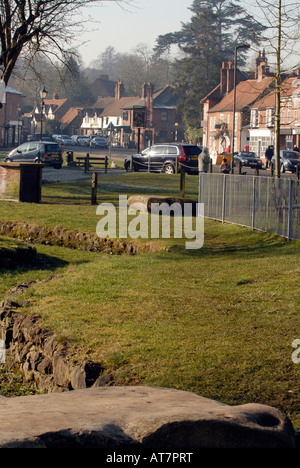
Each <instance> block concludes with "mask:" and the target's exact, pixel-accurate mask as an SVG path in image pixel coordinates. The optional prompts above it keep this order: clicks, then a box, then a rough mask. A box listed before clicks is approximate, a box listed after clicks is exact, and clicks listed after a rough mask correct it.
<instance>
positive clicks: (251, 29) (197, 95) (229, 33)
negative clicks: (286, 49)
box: [155, 0, 265, 127]
mask: <svg viewBox="0 0 300 468" xmlns="http://www.w3.org/2000/svg"><path fill="white" fill-rule="evenodd" d="M190 10H191V11H192V13H193V15H192V17H191V20H190V22H188V23H185V24H183V25H182V29H181V31H177V32H174V33H169V34H166V35H163V36H159V37H158V39H157V41H156V47H155V52H156V54H158V55H159V54H160V53H162V52H164V51H165V50H168V48H170V47H171V46H172V45H177V46H178V47H179V48H180V50H181V51H182V52H183V54H184V55H183V58H181V59H179V60H178V78H177V80H176V91H177V93H178V94H179V95H180V96H181V101H180V105H179V110H181V111H182V114H183V119H184V122H185V124H186V125H189V126H192V127H199V126H200V121H201V106H200V100H201V98H202V97H204V96H205V95H206V94H207V93H208V92H209V91H210V90H211V89H213V88H214V87H215V86H216V85H217V84H218V83H219V77H220V68H221V65H222V61H228V60H230V59H233V56H234V49H235V46H236V45H238V44H240V43H241V42H248V43H255V44H257V43H258V41H259V40H260V39H261V38H262V33H263V31H264V29H265V27H264V26H263V25H262V24H260V23H259V22H257V21H256V20H255V19H254V18H253V17H252V16H250V15H249V14H248V13H247V12H246V10H245V9H244V8H242V7H241V6H240V5H239V0H236V1H235V2H232V1H230V0H194V1H193V3H192V6H191V7H190ZM242 59H243V53H242V52H241V54H240V58H239V60H240V63H242Z"/></svg>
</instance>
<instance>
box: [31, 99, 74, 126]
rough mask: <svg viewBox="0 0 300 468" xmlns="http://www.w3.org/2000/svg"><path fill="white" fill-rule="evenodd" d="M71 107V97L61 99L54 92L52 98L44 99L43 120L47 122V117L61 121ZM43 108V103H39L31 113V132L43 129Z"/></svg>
mask: <svg viewBox="0 0 300 468" xmlns="http://www.w3.org/2000/svg"><path fill="white" fill-rule="evenodd" d="M70 108H71V102H70V101H69V99H67V98H63V99H61V98H59V96H58V94H57V93H53V97H52V98H51V99H44V109H43V122H44V123H45V120H46V119H48V120H57V121H58V122H60V121H61V120H62V118H63V116H64V115H65V114H66V113H67V112H68V111H69V109H70ZM41 110H42V106H41V103H38V104H37V105H36V106H35V108H34V109H33V111H32V113H31V115H32V118H31V129H30V131H31V133H39V132H40V131H41Z"/></svg>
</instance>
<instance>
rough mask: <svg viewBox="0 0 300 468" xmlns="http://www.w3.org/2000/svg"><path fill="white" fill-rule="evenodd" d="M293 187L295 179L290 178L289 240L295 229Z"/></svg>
mask: <svg viewBox="0 0 300 468" xmlns="http://www.w3.org/2000/svg"><path fill="white" fill-rule="evenodd" d="M293 188H294V180H293V179H290V181H289V208H288V210H289V212H288V236H287V237H288V240H290V239H291V238H292V229H293V191H294V190H293Z"/></svg>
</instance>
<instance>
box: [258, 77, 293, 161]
mask: <svg viewBox="0 0 300 468" xmlns="http://www.w3.org/2000/svg"><path fill="white" fill-rule="evenodd" d="M280 107H281V112H280V149H292V148H294V147H295V146H297V147H298V148H300V71H298V74H297V76H292V77H289V78H287V79H285V80H284V81H283V83H282V86H281V92H280ZM274 116H275V92H274V91H272V92H270V93H269V94H267V95H266V96H264V97H262V98H261V99H259V100H258V101H257V102H256V103H255V104H253V105H252V106H251V118H250V129H249V134H250V145H249V146H250V151H254V152H255V153H256V154H257V155H258V156H259V157H262V158H263V157H264V154H265V150H266V148H267V147H268V146H269V145H274V144H275V117H274Z"/></svg>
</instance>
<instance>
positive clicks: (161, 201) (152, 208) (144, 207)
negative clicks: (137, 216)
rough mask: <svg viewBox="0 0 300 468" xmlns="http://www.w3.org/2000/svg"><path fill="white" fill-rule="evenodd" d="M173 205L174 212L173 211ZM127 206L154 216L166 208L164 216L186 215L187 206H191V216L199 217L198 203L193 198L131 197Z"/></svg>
mask: <svg viewBox="0 0 300 468" xmlns="http://www.w3.org/2000/svg"><path fill="white" fill-rule="evenodd" d="M172 205H173V209H174V211H173V210H171V207H172ZM127 206H128V207H129V208H133V209H136V210H138V211H148V212H149V213H154V214H159V210H161V209H162V208H163V207H166V211H165V212H163V214H170V215H171V216H174V215H175V216H176V215H177V216H178V215H181V214H184V210H185V209H187V208H186V206H189V207H190V210H191V211H190V213H191V215H192V216H196V215H197V201H196V200H193V199H191V198H182V197H164V196H154V195H131V196H130V197H129V198H128V200H127Z"/></svg>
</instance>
